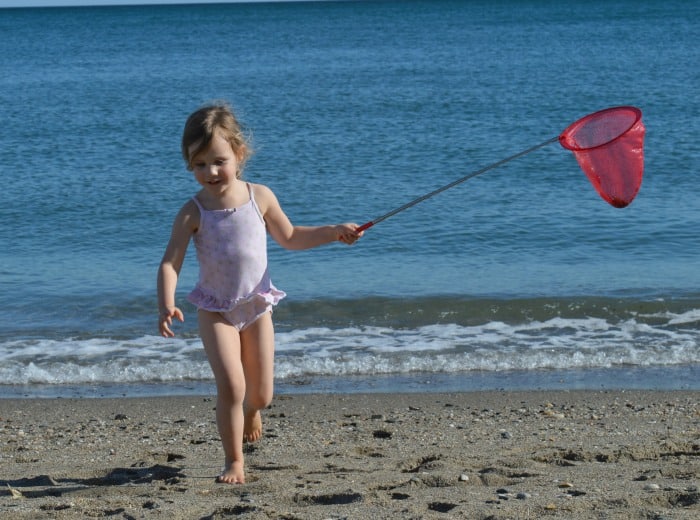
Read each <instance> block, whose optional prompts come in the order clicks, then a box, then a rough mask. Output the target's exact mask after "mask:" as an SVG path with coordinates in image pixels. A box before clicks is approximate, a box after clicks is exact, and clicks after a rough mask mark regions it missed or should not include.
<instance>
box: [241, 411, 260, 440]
mask: <svg viewBox="0 0 700 520" xmlns="http://www.w3.org/2000/svg"><path fill="white" fill-rule="evenodd" d="M260 437H262V419H261V418H260V410H252V411H248V410H246V412H245V420H244V422H243V442H255V441H257V440H258V439H259V438H260Z"/></svg>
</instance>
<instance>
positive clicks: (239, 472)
mask: <svg viewBox="0 0 700 520" xmlns="http://www.w3.org/2000/svg"><path fill="white" fill-rule="evenodd" d="M216 481H217V482H220V483H222V484H245V475H244V474H243V462H232V463H228V462H227V463H226V467H225V468H224V472H223V473H222V474H221V475H219V476H218V477H216Z"/></svg>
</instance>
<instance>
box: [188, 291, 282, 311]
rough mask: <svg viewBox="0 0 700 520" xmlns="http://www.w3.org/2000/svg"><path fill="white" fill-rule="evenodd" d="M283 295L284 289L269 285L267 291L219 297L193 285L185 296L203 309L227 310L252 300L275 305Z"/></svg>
mask: <svg viewBox="0 0 700 520" xmlns="http://www.w3.org/2000/svg"><path fill="white" fill-rule="evenodd" d="M285 296H287V294H286V293H285V292H284V291H280V290H279V289H277V288H276V287H270V288H269V289H268V290H267V291H264V292H263V291H260V292H255V293H252V294H249V295H248V296H243V297H241V298H228V299H220V298H217V297H216V296H213V295H211V294H207V293H206V292H204V291H203V290H202V289H201V287H195V288H194V290H193V291H192V292H191V293H190V294H189V295H188V296H187V301H189V302H190V303H192V304H193V305H195V306H196V307H197V308H198V309H204V310H205V311H213V312H228V311H231V310H233V309H235V308H236V307H239V306H241V305H246V304H249V303H252V302H255V303H264V304H267V305H277V304H278V303H279V301H280V300H281V299H282V298H284V297H285Z"/></svg>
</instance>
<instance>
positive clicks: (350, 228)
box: [335, 224, 364, 245]
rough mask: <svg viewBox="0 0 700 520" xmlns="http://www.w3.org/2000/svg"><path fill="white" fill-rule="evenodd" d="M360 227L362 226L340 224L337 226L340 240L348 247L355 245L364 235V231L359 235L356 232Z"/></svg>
mask: <svg viewBox="0 0 700 520" xmlns="http://www.w3.org/2000/svg"><path fill="white" fill-rule="evenodd" d="M358 227H360V226H358V225H357V224H338V225H337V226H335V230H336V233H337V235H338V240H339V241H340V242H343V243H344V244H347V245H352V244H354V243H355V242H357V241H358V240H359V239H360V237H361V236H362V235H363V234H364V231H360V232H359V233H358V232H357V231H356V229H357V228H358Z"/></svg>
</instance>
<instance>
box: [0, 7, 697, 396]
mask: <svg viewBox="0 0 700 520" xmlns="http://www.w3.org/2000/svg"><path fill="white" fill-rule="evenodd" d="M698 19H700V5H698V4H697V3H695V2H683V1H675V2H674V1H670V2H669V1H664V2H661V1H649V2H634V1H627V0H617V1H610V2H609V1H594V2H586V3H580V4H577V5H570V4H569V3H562V2H555V1H548V0H521V1H516V0H501V1H496V2H494V1H492V0H488V1H486V0H484V1H477V0H475V1H463V2H458V1H447V0H445V1H429V2H428V1H405V2H310V3H297V2H293V3H284V2H281V3H270V4H264V3H263V4H261V3H255V4H230V5H221V4H219V5H199V6H196V5H180V6H130V7H100V8H91V7H80V8H78V7H75V8H51V9H41V8H36V9H2V10H0V34H2V38H0V55H2V56H3V59H2V60H0V111H2V118H1V119H0V121H1V124H0V144H1V145H0V162H1V164H2V165H3V167H4V176H3V179H4V181H3V189H2V190H1V192H0V201H1V204H0V221H1V222H2V226H1V227H0V245H1V246H2V247H0V396H6V397H11V396H32V397H34V396H44V395H59V396H62V395H81V396H103V395H144V394H145V395H152V394H164V393H201V392H211V391H213V382H212V378H211V373H210V370H209V367H208V365H207V362H206V358H205V356H204V354H203V351H202V348H201V342H200V341H199V339H198V336H197V330H196V315H195V312H194V309H193V308H192V307H191V306H188V304H187V303H186V302H185V297H186V295H187V293H188V292H189V290H190V289H191V288H192V286H193V285H194V283H195V280H196V277H197V266H196V261H195V256H194V252H193V251H191V252H190V254H189V255H188V259H187V261H186V264H185V267H184V269H183V273H182V276H181V279H180V284H179V292H178V299H179V302H180V304H181V306H182V308H183V309H184V310H185V313H186V322H185V324H183V325H182V326H180V327H179V328H178V330H177V333H178V337H177V338H175V339H174V340H165V339H163V338H159V337H158V336H157V326H156V318H157V316H156V314H157V310H156V294H155V274H156V270H157V266H158V263H159V261H160V257H161V255H162V252H163V249H164V247H165V244H166V242H167V239H168V235H169V230H170V225H171V223H172V219H173V217H174V215H175V213H176V212H177V210H178V209H179V207H180V206H181V205H182V204H183V202H184V201H185V200H187V198H188V197H190V196H191V195H192V194H194V193H195V191H196V190H197V185H196V183H195V182H194V180H193V179H192V177H191V174H190V173H189V172H187V171H186V169H185V168H184V164H183V162H182V159H181V157H180V154H179V139H180V133H181V130H182V125H183V123H184V120H185V118H186V117H187V115H188V114H189V113H190V112H191V111H193V110H194V109H196V108H197V107H199V106H200V105H201V104H203V103H205V102H208V101H211V100H214V99H225V100H228V101H229V102H231V103H232V105H233V106H234V108H235V110H236V111H237V113H238V114H239V116H240V118H241V119H242V120H243V122H244V124H245V125H246V127H247V128H248V131H249V133H250V136H251V139H252V143H253V147H254V149H255V155H254V157H253V158H252V159H251V161H250V162H249V164H248V165H247V168H246V172H245V175H246V177H247V178H248V179H249V180H251V181H253V182H260V183H263V184H267V185H268V186H270V187H271V188H272V189H273V190H274V191H275V192H276V194H277V196H278V198H279V199H280V201H281V203H282V205H283V207H284V209H285V210H286V212H287V213H288V215H289V216H290V218H291V219H292V221H293V222H295V223H298V224H321V223H331V222H339V221H354V222H357V223H363V222H365V221H368V220H372V219H374V218H376V217H378V216H380V215H383V214H384V213H386V212H388V211H390V210H392V209H393V208H396V207H399V206H401V205H402V204H404V203H406V202H408V201H410V200H413V199H414V198H416V197H418V196H420V195H422V194H424V193H427V192H430V191H431V190H433V189H435V188H437V187H440V186H442V185H445V184H447V183H449V182H451V181H453V180H455V179H458V178H460V177H462V176H464V175H467V174H468V173H470V172H473V171H476V170H478V169H480V168H482V167H484V166H487V165H489V164H492V163H494V162H496V161H499V160H501V159H503V158H505V157H508V156H510V155H512V154H514V153H518V152H520V151H522V150H525V149H528V148H529V147H531V146H533V145H536V144H538V143H540V142H543V141H545V140H547V139H551V138H553V137H556V136H557V135H558V134H559V133H560V132H561V131H562V130H563V129H564V128H565V127H566V126H568V125H569V124H570V123H572V122H573V121H575V120H576V119H578V118H580V117H582V116H584V115H586V114H588V113H591V112H594V111H596V110H600V109H603V108H607V107H609V106H616V105H634V106H637V107H639V108H640V109H641V110H642V112H643V121H644V124H645V125H646V128H647V135H646V140H645V171H644V180H643V183H642V188H641V190H640V192H639V194H638V196H637V198H636V199H635V201H634V202H633V203H632V204H631V205H630V206H628V207H627V208H624V209H616V208H613V207H612V206H610V205H608V204H607V203H605V202H604V201H603V200H602V199H601V198H599V197H598V195H597V194H596V192H595V191H594V189H593V188H592V186H591V185H590V183H589V182H588V180H587V179H586V177H585V176H584V174H583V172H582V171H581V170H580V169H579V167H578V164H577V163H576V161H575V159H574V157H573V156H572V154H571V153H570V152H568V151H566V150H564V149H563V148H561V147H560V146H559V145H558V144H557V143H553V144H551V145H548V146H546V147H543V148H542V149H539V150H537V151H535V152H532V153H530V154H527V155H525V156H524V157H521V158H519V159H517V160H514V161H512V162H509V163H507V164H505V165H503V166H501V167H499V168H497V169H494V170H492V171H489V172H487V173H485V174H483V175H480V176H478V177H476V178H474V179H471V180H469V181H468V182H466V183H464V184H461V185H459V186H457V187H455V188H452V189H450V190H448V191H445V192H443V193H441V194H440V195H438V196H436V197H433V198H431V199H429V200H427V201H425V202H422V203H421V204H419V205H417V206H415V207H413V208H411V209H408V210H406V211H404V212H401V213H399V214H397V215H395V216H393V217H391V218H390V219H387V220H385V221H384V222H381V223H379V224H377V225H376V226H375V227H373V228H371V229H370V230H368V231H367V232H366V235H365V237H364V238H363V239H362V240H361V241H360V242H358V243H357V244H356V245H354V246H352V247H350V248H348V247H346V246H342V245H340V244H334V245H329V246H325V247H323V248H319V249H316V250H312V251H304V252H290V251H285V250H283V249H281V248H279V246H277V245H276V244H274V243H273V242H271V243H270V269H271V272H272V278H273V281H274V282H275V284H276V285H277V286H278V287H280V288H281V289H283V290H285V291H286V292H287V293H288V294H289V296H288V298H287V299H286V300H284V301H283V302H282V303H281V304H280V305H279V307H278V308H277V309H276V311H275V323H276V333H277V336H276V338H277V357H276V376H277V382H278V389H279V391H281V392H300V391H333V392H353V391H363V390H364V391H372V390H376V391H380V390H407V391H413V390H460V389H469V390H474V389H476V390H478V389H486V388H541V387H546V388H552V387H554V388H572V387H575V388H640V387H641V388H694V389H698V388H700V383H699V381H700V377H699V376H700V349H699V348H698V340H699V339H700V330H699V327H698V326H699V324H700V289H699V288H700V269H698V259H699V258H700V240H698V229H700V189H699V188H698V182H697V181H698V175H699V174H700V144H698V135H700V120H698V118H697V116H696V115H697V114H698V113H700V106H699V105H700V69H699V68H698V66H697V64H698V63H700V50H699V49H698V46H697V41H700V26H699V25H698V24H697V23H696V20H698Z"/></svg>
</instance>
